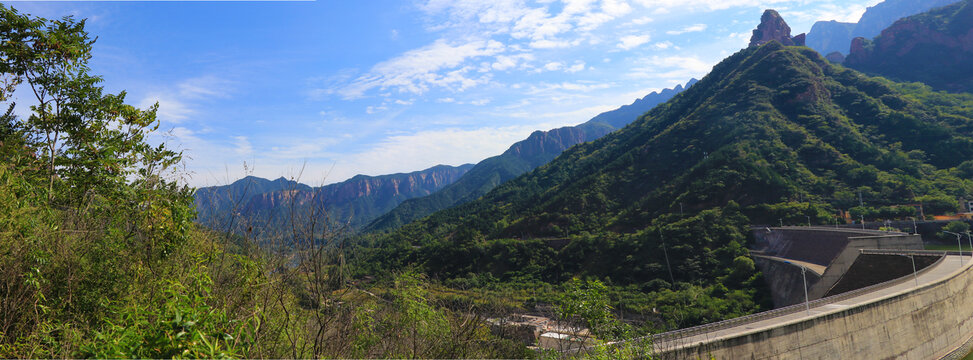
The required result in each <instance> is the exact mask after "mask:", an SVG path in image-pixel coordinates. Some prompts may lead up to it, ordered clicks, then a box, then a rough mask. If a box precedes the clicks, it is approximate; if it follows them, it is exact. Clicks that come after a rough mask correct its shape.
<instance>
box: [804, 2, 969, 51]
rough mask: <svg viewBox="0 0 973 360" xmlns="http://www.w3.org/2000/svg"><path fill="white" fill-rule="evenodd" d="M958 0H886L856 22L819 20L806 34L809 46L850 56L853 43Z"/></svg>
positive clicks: (870, 8) (867, 11)
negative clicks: (901, 21) (854, 40)
mask: <svg viewBox="0 0 973 360" xmlns="http://www.w3.org/2000/svg"><path fill="white" fill-rule="evenodd" d="M954 2H956V0H885V1H883V2H881V3H878V4H876V5H875V6H872V7H869V8H868V9H867V10H865V14H863V15H862V17H861V18H860V19H859V20H858V22H857V23H843V22H838V21H834V20H831V21H818V22H816V23H814V25H813V26H811V31H810V32H808V34H807V46H808V47H810V48H812V49H814V50H817V51H818V52H819V53H821V55H828V54H831V53H832V52H839V53H841V54H848V53H849V51H850V50H849V49H850V47H851V40H852V39H854V38H856V37H863V38H866V39H871V38H873V37H875V36H877V35H878V34H879V33H880V32H881V31H882V30H884V29H885V28H887V27H889V25H892V23H894V22H895V21H897V20H899V19H901V18H904V17H906V16H910V15H915V14H918V13H921V12H924V11H926V10H929V9H932V8H937V7H941V6H945V5H949V4H952V3H954Z"/></svg>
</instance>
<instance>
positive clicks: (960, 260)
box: [943, 230, 963, 265]
mask: <svg viewBox="0 0 973 360" xmlns="http://www.w3.org/2000/svg"><path fill="white" fill-rule="evenodd" d="M943 232H944V233H947V234H953V235H956V247H957V248H959V263H960V265H963V244H962V243H961V242H960V240H959V238H960V234H958V233H954V232H952V231H946V230H943Z"/></svg>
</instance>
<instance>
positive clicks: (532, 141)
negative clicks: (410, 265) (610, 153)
mask: <svg viewBox="0 0 973 360" xmlns="http://www.w3.org/2000/svg"><path fill="white" fill-rule="evenodd" d="M697 81H698V80H696V79H691V80H689V82H687V83H686V87H685V88H688V87H690V86H692V85H693V84H695V83H696V82H697ZM685 88H684V87H683V86H682V85H677V86H676V87H675V88H673V89H664V90H662V91H659V92H652V93H650V94H648V95H646V96H645V97H643V98H641V99H637V100H635V102H633V103H632V104H630V105H624V106H622V107H620V108H618V109H615V110H612V111H606V112H603V113H601V114H598V115H597V116H595V117H594V118H592V119H591V120H589V121H587V122H585V123H584V124H581V125H578V126H566V127H563V128H558V129H553V130H549V131H535V132H534V133H533V134H531V135H530V136H529V137H528V138H527V139H524V140H522V141H518V142H517V143H515V144H513V145H511V146H510V148H509V149H507V151H505V152H504V153H503V154H500V155H497V156H494V157H490V158H487V159H485V160H483V161H481V162H479V163H477V164H476V166H475V167H473V168H472V169H471V170H470V172H469V173H467V174H466V175H464V176H463V177H462V178H460V179H459V180H457V181H456V182H455V183H453V184H450V185H449V186H446V187H445V188H443V189H442V190H440V191H437V192H435V193H433V194H431V195H429V196H425V197H420V198H415V199H410V200H406V201H405V202H403V203H402V204H400V205H399V206H398V207H396V208H395V209H393V210H392V211H389V212H388V213H386V214H384V215H382V216H379V217H378V218H376V219H375V220H374V221H372V222H371V223H370V224H368V225H367V226H366V227H365V228H364V232H384V231H391V230H394V229H396V228H398V227H400V226H402V225H404V224H407V223H409V222H411V221H413V220H416V219H420V218H423V217H425V216H427V215H429V214H432V213H434V212H436V211H439V210H442V209H446V208H450V207H453V206H456V205H458V204H462V203H466V202H469V201H472V200H475V199H477V198H479V197H480V196H483V195H484V194H486V193H488V192H489V191H490V190H493V188H495V187H497V185H500V184H502V183H504V182H507V181H508V180H510V179H513V178H515V177H517V176H520V175H521V174H523V173H526V172H528V171H530V170H533V169H535V168H537V167H538V166H541V165H544V164H546V163H548V162H549V161H551V160H552V159H554V158H555V157H556V156H558V155H560V154H561V152H563V151H564V150H566V149H568V148H570V147H571V146H574V145H576V144H579V143H582V142H587V141H592V140H595V139H598V138H600V137H602V136H604V135H606V134H608V133H610V132H612V131H614V130H616V129H618V128H622V127H624V126H625V125H628V124H629V123H631V122H632V121H634V120H635V119H637V118H638V117H639V116H641V115H642V114H644V113H645V112H647V111H649V110H651V109H652V108H654V107H655V106H656V105H659V104H661V103H664V102H666V101H668V100H669V99H671V98H672V97H673V96H675V95H676V94H678V93H679V92H681V91H683V90H684V89H685Z"/></svg>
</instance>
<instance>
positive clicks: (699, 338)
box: [655, 255, 970, 351]
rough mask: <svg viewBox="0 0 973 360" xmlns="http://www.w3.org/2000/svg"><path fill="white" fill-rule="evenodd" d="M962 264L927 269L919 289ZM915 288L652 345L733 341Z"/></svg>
mask: <svg viewBox="0 0 973 360" xmlns="http://www.w3.org/2000/svg"><path fill="white" fill-rule="evenodd" d="M961 261H962V266H969V262H970V257H969V256H962V257H960V256H959V255H949V256H947V257H946V259H943V261H941V262H939V263H936V264H934V265H932V267H931V268H928V270H925V271H924V272H923V273H921V274H919V279H918V280H919V286H922V285H924V284H928V283H932V282H935V281H936V280H940V279H942V278H945V277H946V276H948V275H950V274H952V273H953V272H955V271H956V270H959V269H960V267H961ZM910 276H911V275H910ZM915 287H916V283H915V281H903V282H901V283H899V284H896V285H893V286H889V287H886V288H882V289H878V290H875V291H872V292H869V293H865V294H861V295H858V296H855V297H851V298H847V299H844V300H839V301H836V302H834V303H830V304H824V305H820V306H817V307H815V306H812V307H811V309H810V312H807V311H800V312H796V313H790V314H784V315H781V316H777V317H773V318H769V319H764V320H760V321H756V322H753V323H748V324H741V325H738V326H735V327H730V328H726V329H720V330H714V331H710V332H707V333H704V334H700V335H696V336H691V337H686V338H682V339H678V340H673V341H666V342H660V343H656V344H655V348H656V349H658V350H663V351H665V350H667V349H678V348H682V347H686V346H690V345H695V344H698V343H701V342H708V341H710V340H716V339H721V338H733V337H736V336H740V335H743V334H745V333H748V332H751V331H754V330H760V329H767V328H773V327H776V326H780V325H781V324H784V323H788V322H792V321H798V320H802V319H806V318H809V317H814V316H816V315H818V314H822V313H827V312H832V311H835V310H841V309H845V308H848V307H851V306H855V305H859V304H864V303H868V302H871V301H874V300H878V299H880V298H882V297H885V296H888V295H891V294H895V293H898V292H900V291H903V290H908V289H911V288H915Z"/></svg>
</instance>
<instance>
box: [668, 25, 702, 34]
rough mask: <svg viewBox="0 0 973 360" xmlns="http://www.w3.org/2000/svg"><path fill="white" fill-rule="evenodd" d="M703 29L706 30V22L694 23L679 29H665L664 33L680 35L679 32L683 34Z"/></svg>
mask: <svg viewBox="0 0 973 360" xmlns="http://www.w3.org/2000/svg"><path fill="white" fill-rule="evenodd" d="M703 30H706V24H695V25H690V26H687V27H684V28H682V29H679V30H669V31H666V34H669V35H680V34H685V33H690V32H700V31H703Z"/></svg>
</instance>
